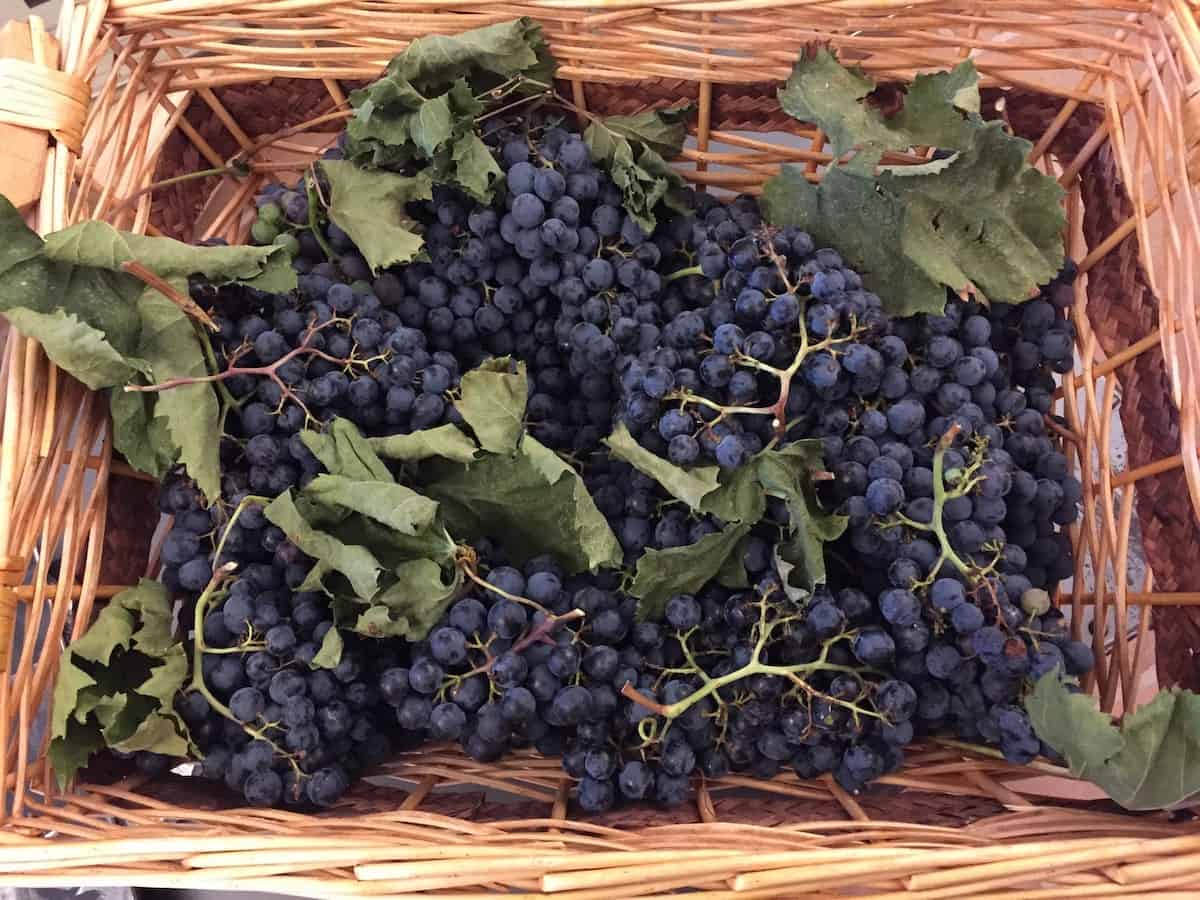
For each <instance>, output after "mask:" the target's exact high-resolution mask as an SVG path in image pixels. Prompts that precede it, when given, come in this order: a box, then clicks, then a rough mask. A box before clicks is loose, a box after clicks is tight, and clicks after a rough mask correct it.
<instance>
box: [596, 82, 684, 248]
mask: <svg viewBox="0 0 1200 900" xmlns="http://www.w3.org/2000/svg"><path fill="white" fill-rule="evenodd" d="M690 113H691V107H690V106H684V107H677V108H675V109H667V110H651V111H648V112H644V113H639V114H638V115H636V116H610V117H608V118H606V119H593V120H592V121H591V122H590V124H589V125H588V127H587V129H586V130H585V131H584V133H583V140H584V142H585V143H586V144H587V145H588V150H589V151H590V153H591V157H592V160H593V161H594V162H595V163H596V165H597V166H599V167H600V168H602V169H604V170H605V171H606V172H608V174H609V176H610V177H611V178H612V180H613V183H614V184H616V186H617V187H619V188H620V189H621V194H622V196H623V197H624V206H625V209H626V210H627V211H628V212H629V215H631V216H632V217H633V218H634V220H635V221H636V222H637V223H638V225H639V226H641V228H642V230H643V231H644V232H646V234H650V233H651V232H652V231H653V230H654V226H655V224H656V222H657V220H656V218H655V207H657V206H658V204H659V203H660V202H661V201H663V200H665V199H666V197H667V194H668V193H669V192H670V191H675V190H679V189H680V188H682V187H683V186H684V181H683V178H682V176H680V175H679V173H678V172H676V171H674V170H673V169H672V168H671V167H670V166H668V165H667V162H666V159H664V157H674V156H678V155H679V151H680V149H681V148H682V146H683V139H684V138H685V137H686V136H687V127H686V125H685V122H686V120H687V117H688V115H689V114H690Z"/></svg>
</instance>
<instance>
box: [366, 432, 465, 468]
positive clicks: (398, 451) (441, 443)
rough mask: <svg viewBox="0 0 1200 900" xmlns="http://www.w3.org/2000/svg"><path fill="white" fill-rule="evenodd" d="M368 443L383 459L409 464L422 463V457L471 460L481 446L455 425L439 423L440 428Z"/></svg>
mask: <svg viewBox="0 0 1200 900" xmlns="http://www.w3.org/2000/svg"><path fill="white" fill-rule="evenodd" d="M367 443H368V444H369V445H370V447H371V449H372V450H374V451H375V452H376V453H378V454H379V455H380V456H382V457H383V458H384V459H395V460H399V461H401V462H409V463H412V462H420V461H421V460H423V459H446V460H449V461H451V462H456V463H469V462H473V461H474V460H475V458H476V457H477V456H478V455H479V448H478V447H477V446H476V445H475V442H474V441H473V440H471V439H470V438H469V437H467V436H466V435H465V434H463V432H462V431H461V430H460V429H459V428H458V426H456V425H439V426H438V427H437V428H430V429H428V430H425V431H414V432H413V433H412V434H393V435H389V436H388V437H380V438H367Z"/></svg>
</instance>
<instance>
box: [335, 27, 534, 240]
mask: <svg viewBox="0 0 1200 900" xmlns="http://www.w3.org/2000/svg"><path fill="white" fill-rule="evenodd" d="M553 76H554V68H553V60H552V59H551V57H550V55H549V53H548V51H547V48H546V42H545V39H544V38H543V37H542V34H541V29H540V27H539V26H538V25H537V24H536V23H535V22H533V21H532V20H530V19H515V20H513V21H510V22H502V23H498V24H495V25H488V26H485V27H483V28H476V29H474V30H472V31H467V32H464V33H461V34H457V35H430V36H427V37H422V38H418V39H417V40H415V41H413V42H412V43H411V44H409V45H408V47H407V48H405V50H404V51H403V52H401V53H400V54H399V55H398V56H396V57H395V58H394V59H393V60H392V61H391V63H389V64H388V67H387V71H386V72H385V73H384V75H383V76H382V77H381V78H379V79H378V80H377V81H375V82H373V83H371V84H369V85H367V87H365V88H363V89H362V90H358V91H355V92H354V93H353V94H351V95H350V103H351V105H352V106H353V107H354V109H355V116H354V118H353V119H351V120H350V121H349V122H348V123H347V126H346V133H347V136H348V137H349V141H348V146H347V157H348V158H349V159H350V160H353V161H354V162H355V163H358V164H363V165H367V164H369V165H372V166H376V167H379V168H383V169H395V170H404V171H411V170H412V169H413V168H414V167H417V166H419V167H420V168H421V170H422V171H423V172H425V173H426V174H427V175H428V176H429V177H430V178H431V179H432V180H433V181H434V182H437V183H439V184H457V185H459V186H461V187H462V188H463V189H464V190H466V191H467V193H469V194H470V195H471V196H472V197H474V198H475V199H476V200H480V201H482V202H488V201H490V200H491V198H492V193H493V191H494V188H495V185H496V183H497V182H498V181H499V179H500V176H501V174H502V172H501V170H500V167H499V166H498V165H497V164H496V161H495V159H493V157H492V154H491V151H490V150H489V149H488V148H487V147H486V146H485V145H484V143H483V141H482V140H480V137H479V134H478V129H477V126H476V119H477V118H478V117H479V116H480V115H481V114H482V113H483V112H484V111H485V109H487V108H488V105H489V104H492V105H493V106H495V105H499V104H503V103H506V102H511V96H512V93H513V92H516V93H517V94H520V93H529V92H531V91H539V92H540V91H543V90H546V89H547V88H548V87H549V86H550V85H551V84H552V83H553ZM521 78H526V79H536V80H537V81H539V82H540V83H539V84H536V85H535V84H533V83H531V82H522V81H520V80H519V79H521ZM513 79H518V80H516V81H514V80H513ZM502 86H503V89H502V90H500V91H498V92H495V93H493V89H496V88H501V87H502ZM368 259H369V257H368Z"/></svg>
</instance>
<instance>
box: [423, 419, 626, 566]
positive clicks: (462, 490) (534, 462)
mask: <svg viewBox="0 0 1200 900" xmlns="http://www.w3.org/2000/svg"><path fill="white" fill-rule="evenodd" d="M425 493H426V494H428V495H429V496H430V497H432V498H434V499H435V500H437V501H439V502H440V503H441V504H442V508H441V512H442V515H443V516H444V517H445V520H446V523H447V526H448V527H449V529H450V532H451V533H452V534H453V535H454V536H455V537H456V538H458V539H460V540H472V539H474V538H477V537H480V536H482V535H484V534H502V535H504V536H505V546H506V548H507V549H508V550H509V552H511V553H512V554H513V556H514V558H516V559H517V561H518V562H524V561H525V560H526V559H528V558H530V557H532V556H536V555H538V554H540V553H553V554H554V555H555V556H556V557H558V559H559V561H560V562H561V563H562V564H563V566H564V567H565V568H566V569H567V571H568V572H571V573H575V572H582V571H595V570H597V569H599V568H602V567H606V566H615V565H619V564H620V561H621V558H622V551H621V545H620V543H619V542H618V541H617V537H616V535H614V534H613V533H612V529H611V528H609V527H608V522H607V521H606V520H605V518H604V516H603V514H601V512H600V510H598V509H597V508H596V504H595V502H594V501H593V500H592V497H591V495H590V494H589V493H588V491H587V488H586V487H584V484H583V479H582V478H580V477H579V475H578V473H576V471H575V470H574V469H572V468H571V467H570V466H568V465H567V464H566V463H564V462H563V461H562V460H561V459H559V458H558V456H557V455H556V454H555V453H554V452H553V451H552V450H550V449H548V448H547V447H546V446H544V445H543V444H541V443H539V442H538V441H537V440H536V439H534V438H533V437H532V436H531V435H528V434H527V435H525V437H524V438H522V439H521V444H520V447H519V448H518V449H517V450H516V452H515V453H513V454H512V455H505V454H492V453H488V454H484V455H483V456H482V457H481V458H480V459H478V460H477V461H475V462H474V463H471V464H470V465H468V466H451V465H449V464H443V465H441V466H439V467H438V468H437V470H436V472H434V473H433V477H432V478H431V479H430V481H429V482H428V483H426V485H425Z"/></svg>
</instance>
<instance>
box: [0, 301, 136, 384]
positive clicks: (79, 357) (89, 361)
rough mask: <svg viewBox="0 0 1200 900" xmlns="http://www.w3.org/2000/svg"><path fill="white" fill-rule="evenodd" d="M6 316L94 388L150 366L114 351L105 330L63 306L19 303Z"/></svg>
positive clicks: (124, 379)
mask: <svg viewBox="0 0 1200 900" xmlns="http://www.w3.org/2000/svg"><path fill="white" fill-rule="evenodd" d="M4 315H5V316H6V317H7V318H8V321H9V322H11V323H12V325H13V327H14V328H16V329H17V330H18V331H20V332H21V333H22V334H24V335H26V336H27V337H31V338H34V339H35V340H37V342H38V343H40V344H41V345H42V349H44V350H45V351H46V355H47V356H48V357H50V359H51V360H52V361H53V362H54V364H55V365H56V366H58V367H59V368H61V369H65V370H66V371H68V372H70V373H71V374H72V375H73V376H75V377H76V378H78V379H79V380H80V381H82V382H83V383H84V384H86V385H87V386H88V387H90V388H91V389H92V390H99V389H101V388H106V387H112V386H113V385H116V384H125V383H126V382H128V381H129V379H130V378H132V377H133V375H134V373H135V372H136V371H139V370H140V371H146V369H147V366H146V364H145V362H143V361H142V360H139V359H136V358H135V357H125V356H122V355H121V354H120V353H118V352H117V351H116V350H114V349H113V347H112V345H111V344H109V342H108V340H107V339H106V338H105V336H104V333H103V332H101V331H98V330H97V329H95V328H93V327H92V326H91V325H88V324H87V323H86V322H81V321H79V319H77V318H76V317H75V316H74V315H72V314H70V313H68V312H64V311H63V310H61V309H56V310H55V311H54V312H52V313H40V312H35V311H34V310H32V309H25V308H23V307H19V306H18V307H13V308H11V309H8V310H6V311H5V313H4Z"/></svg>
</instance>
